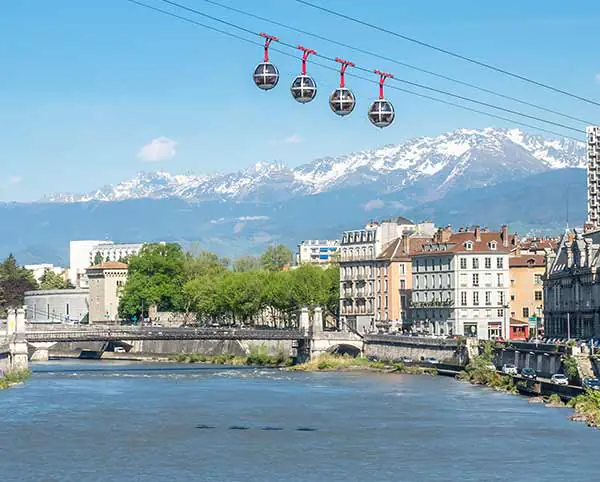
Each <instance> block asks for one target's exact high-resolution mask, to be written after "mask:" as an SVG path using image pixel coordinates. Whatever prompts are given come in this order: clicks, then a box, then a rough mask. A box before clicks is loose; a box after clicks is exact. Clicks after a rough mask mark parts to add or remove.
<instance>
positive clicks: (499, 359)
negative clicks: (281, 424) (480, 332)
mask: <svg viewBox="0 0 600 482" xmlns="http://www.w3.org/2000/svg"><path fill="white" fill-rule="evenodd" d="M562 356H563V354H562V353H557V352H548V351H545V350H544V351H541V350H536V349H535V348H533V345H532V346H530V348H529V349H523V347H521V348H520V349H515V348H506V349H504V350H500V349H498V350H497V351H496V358H495V360H494V362H495V365H496V366H497V367H502V365H504V364H506V363H508V364H514V365H515V366H516V367H517V368H518V369H519V372H520V371H521V370H522V369H523V368H533V369H534V370H535V371H537V372H538V373H539V374H540V375H541V376H543V377H551V376H552V375H554V374H555V373H559V372H560V369H561V363H562V362H561V357H562Z"/></svg>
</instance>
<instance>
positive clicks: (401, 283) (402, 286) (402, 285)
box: [400, 279, 406, 290]
mask: <svg viewBox="0 0 600 482" xmlns="http://www.w3.org/2000/svg"><path fill="white" fill-rule="evenodd" d="M400 289H401V290H405V289H406V281H405V280H403V279H401V280H400Z"/></svg>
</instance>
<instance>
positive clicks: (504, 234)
mask: <svg viewBox="0 0 600 482" xmlns="http://www.w3.org/2000/svg"><path fill="white" fill-rule="evenodd" d="M500 229H501V232H500V238H501V239H502V246H504V247H505V248H508V226H507V225H506V224H503V225H502V227H501V228H500Z"/></svg>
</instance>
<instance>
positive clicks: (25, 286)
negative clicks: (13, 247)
mask: <svg viewBox="0 0 600 482" xmlns="http://www.w3.org/2000/svg"><path fill="white" fill-rule="evenodd" d="M37 288H38V283H37V281H36V279H35V278H34V277H33V273H32V272H31V271H29V270H27V269H25V268H23V267H20V266H18V265H17V260H16V258H15V257H14V256H13V254H12V253H11V254H10V255H9V256H8V257H7V258H6V259H5V260H4V261H3V262H2V263H1V264H0V314H1V315H3V316H5V315H6V310H7V309H8V308H17V307H19V306H23V303H24V301H25V292H26V291H31V290H36V289H37Z"/></svg>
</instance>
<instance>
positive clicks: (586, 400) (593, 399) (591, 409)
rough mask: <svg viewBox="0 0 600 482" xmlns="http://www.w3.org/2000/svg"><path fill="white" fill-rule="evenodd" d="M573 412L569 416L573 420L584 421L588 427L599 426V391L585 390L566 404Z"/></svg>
mask: <svg viewBox="0 0 600 482" xmlns="http://www.w3.org/2000/svg"><path fill="white" fill-rule="evenodd" d="M567 406H568V407H570V408H572V409H573V410H574V411H575V413H574V414H573V415H571V417H569V418H570V419H571V420H573V421H574V422H584V423H586V424H587V425H588V426H589V427H593V428H600V392H596V391H593V390H587V391H586V392H585V393H584V394H583V395H579V396H578V397H575V398H574V399H572V400H571V401H569V403H568V404H567Z"/></svg>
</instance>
